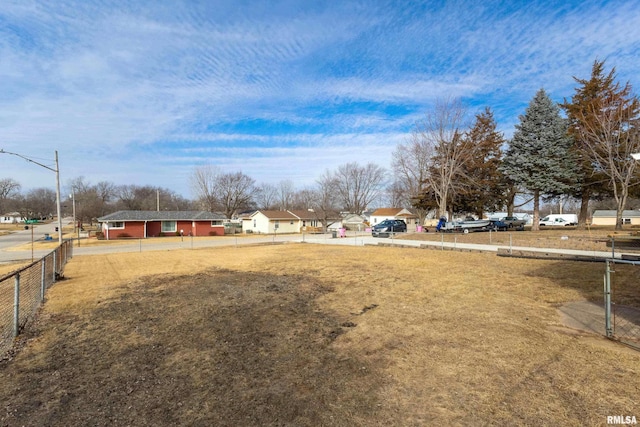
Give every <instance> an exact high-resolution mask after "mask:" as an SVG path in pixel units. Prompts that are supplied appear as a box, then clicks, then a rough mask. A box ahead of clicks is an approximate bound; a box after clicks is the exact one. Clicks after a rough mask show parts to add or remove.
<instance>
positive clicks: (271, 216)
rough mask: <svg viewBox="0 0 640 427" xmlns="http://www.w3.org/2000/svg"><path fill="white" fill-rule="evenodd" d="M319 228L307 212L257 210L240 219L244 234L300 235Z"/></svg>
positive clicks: (312, 214)
mask: <svg viewBox="0 0 640 427" xmlns="http://www.w3.org/2000/svg"><path fill="white" fill-rule="evenodd" d="M319 226H320V221H318V220H317V219H316V218H315V216H314V213H313V212H308V211H298V210H295V211H273V210H258V211H255V212H253V213H252V214H251V215H248V216H243V218H242V230H243V232H245V233H262V234H273V233H300V232H303V231H314V230H315V229H316V228H317V227H319Z"/></svg>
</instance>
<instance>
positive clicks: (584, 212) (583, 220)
mask: <svg viewBox="0 0 640 427" xmlns="http://www.w3.org/2000/svg"><path fill="white" fill-rule="evenodd" d="M590 198H591V193H590V192H589V191H586V190H583V192H582V198H581V200H580V213H579V214H578V229H584V228H586V226H587V219H589V199H590Z"/></svg>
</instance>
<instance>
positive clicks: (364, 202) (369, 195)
mask: <svg viewBox="0 0 640 427" xmlns="http://www.w3.org/2000/svg"><path fill="white" fill-rule="evenodd" d="M332 178H333V186H334V189H335V192H336V195H337V197H338V200H339V202H340V204H341V206H342V208H343V209H344V210H345V211H347V212H350V213H357V214H360V213H362V212H364V211H365V210H366V209H367V207H368V206H369V205H370V204H372V203H373V202H374V201H376V200H377V199H378V198H379V197H380V195H381V193H382V191H383V188H382V183H383V181H384V179H385V170H384V168H382V167H381V166H378V165H376V164H373V163H368V164H367V165H366V166H360V165H358V164H357V163H346V164H344V165H342V166H339V167H338V169H337V170H336V171H335V172H334V173H333V174H332Z"/></svg>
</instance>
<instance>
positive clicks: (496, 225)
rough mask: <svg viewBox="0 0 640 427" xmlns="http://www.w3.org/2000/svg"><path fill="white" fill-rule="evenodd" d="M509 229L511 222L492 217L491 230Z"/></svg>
mask: <svg viewBox="0 0 640 427" xmlns="http://www.w3.org/2000/svg"><path fill="white" fill-rule="evenodd" d="M508 229H509V224H507V223H506V222H504V221H502V220H500V219H492V220H491V230H493V231H507V230H508Z"/></svg>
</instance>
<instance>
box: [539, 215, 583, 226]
mask: <svg viewBox="0 0 640 427" xmlns="http://www.w3.org/2000/svg"><path fill="white" fill-rule="evenodd" d="M540 225H541V226H542V225H560V226H564V225H578V215H576V214H551V215H547V216H545V217H544V218H542V219H541V220H540Z"/></svg>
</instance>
